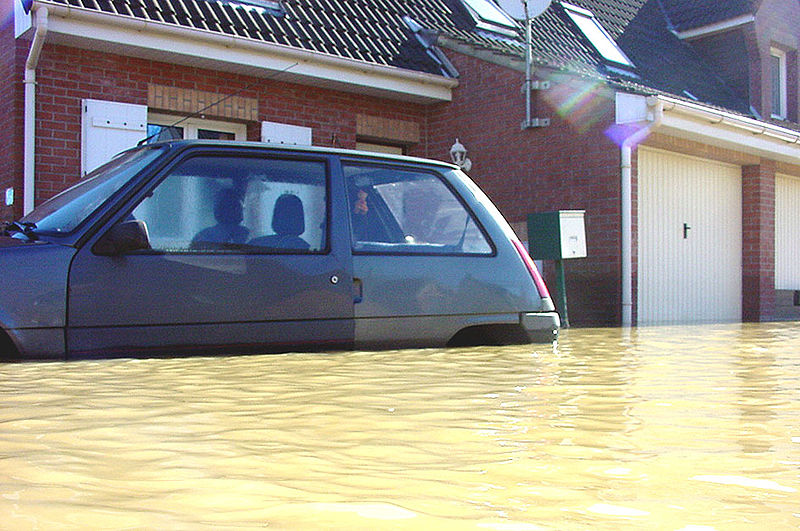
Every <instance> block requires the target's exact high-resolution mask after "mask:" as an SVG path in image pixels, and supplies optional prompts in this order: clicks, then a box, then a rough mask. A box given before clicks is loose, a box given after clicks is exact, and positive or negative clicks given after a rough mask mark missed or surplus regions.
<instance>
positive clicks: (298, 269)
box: [67, 146, 354, 356]
mask: <svg viewBox="0 0 800 531" xmlns="http://www.w3.org/2000/svg"><path fill="white" fill-rule="evenodd" d="M330 166H331V164H330V161H329V160H328V158H327V157H326V156H324V155H304V154H302V153H283V154H279V153H275V152H271V151H267V150H246V149H238V150H232V149H230V148H229V149H222V148H216V149H215V148H210V147H208V146H206V147H204V148H203V147H196V148H195V149H193V150H192V149H190V150H188V151H186V152H184V153H183V154H182V155H181V156H180V157H178V159H177V160H176V161H175V162H174V163H173V164H172V165H171V166H170V167H169V168H168V169H165V170H163V171H162V172H161V173H160V174H159V175H158V176H157V177H156V178H154V179H153V182H152V183H151V184H150V185H148V186H146V187H144V188H143V189H142V190H141V191H140V192H139V193H138V195H137V196H136V197H135V198H133V199H131V200H129V201H128V203H127V204H126V206H125V207H124V208H123V209H121V210H120V211H119V212H118V213H117V215H116V216H115V218H114V220H115V222H116V224H120V223H124V222H126V221H131V220H135V221H137V222H139V223H140V225H143V226H144V227H146V230H147V233H148V237H149V245H150V248H149V249H142V250H137V251H132V252H126V253H123V254H121V255H115V256H104V255H103V253H100V252H99V251H98V248H99V246H98V245H95V244H96V242H97V241H98V240H99V239H102V238H103V237H104V233H107V232H108V231H109V228H110V227H111V226H112V225H113V224H112V223H109V224H108V225H106V226H105V227H104V229H103V230H101V231H99V233H98V235H97V237H95V238H94V239H93V240H91V241H89V242H88V243H87V244H86V245H84V246H83V247H82V248H81V249H80V250H79V252H78V253H77V255H76V257H75V260H74V261H73V264H72V267H71V272H70V282H69V305H68V324H67V347H68V351H69V353H70V355H72V356H87V355H88V356H90V355H95V354H96V355H102V356H107V355H114V354H125V353H127V352H142V351H145V352H148V351H152V352H161V353H164V354H173V353H183V352H187V351H188V352H208V351H218V350H222V351H254V350H255V351H274V350H290V349H298V348H309V347H313V348H335V347H343V346H349V345H351V344H352V342H353V334H354V332H353V326H354V325H353V299H352V273H351V265H350V264H351V259H350V251H349V248H348V247H349V241H348V240H349V238H348V237H347V235H346V233H345V234H342V231H341V230H339V231H337V230H335V229H334V228H333V227H335V226H336V225H337V224H338V225H339V226H346V219H345V220H340V219H339V218H340V217H341V216H345V215H346V213H345V212H344V211H343V208H344V207H343V206H337V205H338V204H340V203H341V204H342V205H346V198H345V197H344V194H343V192H342V186H341V185H336V186H333V185H332V183H331V172H330V171H329V169H330ZM105 254H108V253H105Z"/></svg>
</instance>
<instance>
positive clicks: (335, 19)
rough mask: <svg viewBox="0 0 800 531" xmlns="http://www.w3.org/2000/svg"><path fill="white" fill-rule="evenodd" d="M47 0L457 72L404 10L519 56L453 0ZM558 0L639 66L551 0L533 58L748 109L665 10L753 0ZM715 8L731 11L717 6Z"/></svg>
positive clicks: (438, 29)
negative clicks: (593, 21)
mask: <svg viewBox="0 0 800 531" xmlns="http://www.w3.org/2000/svg"><path fill="white" fill-rule="evenodd" d="M45 1H49V2H54V3H58V4H66V5H70V6H77V7H83V8H86V9H91V10H96V11H102V12H106V13H112V14H117V15H121V16H126V17H135V18H140V19H145V20H152V21H156V22H162V23H167V24H175V25H179V26H183V27H187V28H193V29H200V30H206V31H212V32H217V33H223V34H229V35H234V36H239V37H242V38H246V39H253V40H257V41H263V42H267V43H274V44H280V45H286V46H292V47H295V48H301V49H304V50H309V51H314V52H318V53H323V54H329V55H333V56H339V57H345V58H351V59H355V60H359V61H365V62H367V63H373V64H379V65H391V66H397V67H400V68H405V69H411V70H415V71H419V72H426V73H430V74H435V75H445V76H448V75H455V72H453V71H452V70H450V69H448V68H447V65H446V64H444V63H443V61H442V60H441V57H439V55H437V53H435V50H429V49H427V48H426V45H425V43H426V42H428V43H430V42H431V41H432V39H430V35H418V34H415V33H414V31H413V29H412V28H411V27H409V24H408V23H407V17H410V18H411V19H413V20H414V21H415V22H416V24H418V25H419V26H421V27H423V28H426V29H427V30H432V31H433V32H435V33H438V34H440V35H443V36H446V37H448V39H450V40H453V41H456V42H459V43H462V44H466V45H468V46H470V47H474V48H476V49H480V50H482V51H489V52H493V53H495V54H498V55H501V56H502V55H505V56H509V57H514V58H517V59H521V58H523V57H524V52H525V47H524V43H523V38H522V36H523V29H522V27H521V26H520V27H519V28H517V36H516V37H513V36H509V35H499V34H494V33H491V32H487V31H485V30H482V29H479V28H478V27H476V24H475V21H474V20H473V19H472V18H471V16H470V15H469V13H468V11H467V10H466V8H465V7H464V5H463V3H462V2H461V1H460V0H282V2H281V4H282V6H283V8H284V11H285V12H284V14H282V15H276V14H275V12H274V11H273V10H270V9H259V8H252V7H249V5H250V4H255V3H256V1H257V0H45ZM564 1H565V2H568V3H570V4H573V5H576V6H578V7H582V8H585V9H588V10H590V11H592V13H594V15H595V17H596V18H597V20H598V21H599V22H600V23H601V24H602V26H603V27H604V28H605V29H606V31H607V32H608V33H609V34H610V35H611V37H613V38H614V39H616V41H617V42H618V44H619V45H620V47H621V48H622V49H623V51H624V52H625V53H626V54H627V55H628V56H629V57H630V58H631V59H632V61H633V63H634V65H635V67H636V68H635V69H634V71H633V72H629V73H628V74H626V73H625V72H624V71H619V70H617V69H614V68H609V65H608V64H606V62H605V61H604V60H603V59H602V57H601V56H600V55H599V54H598V53H597V51H596V50H594V48H593V47H592V45H591V43H589V42H588V41H587V40H586V39H585V38H583V37H582V36H581V35H582V34H581V32H580V31H579V30H578V28H577V27H576V26H575V25H574V23H572V22H571V21H570V19H569V17H568V16H566V14H565V11H564V8H563V7H562V6H560V5H559V1H558V0H554V1H553V4H552V5H551V6H550V8H548V9H547V10H546V11H545V12H544V13H543V14H542V15H540V16H538V17H536V18H535V19H534V20H533V23H532V32H533V58H534V62H535V63H536V64H537V65H543V66H549V67H553V68H557V69H564V70H569V71H572V72H576V73H579V74H583V75H587V76H594V77H596V78H598V79H602V80H608V81H610V82H612V83H616V84H618V85H619V86H623V87H627V88H629V89H631V90H639V91H643V92H653V91H663V92H666V93H669V94H673V95H676V96H678V97H683V98H690V99H694V98H697V99H698V100H700V101H702V102H705V103H710V104H714V105H719V106H723V107H727V108H729V109H733V110H739V111H742V112H747V108H746V106H745V105H744V104H743V103H742V102H740V101H738V100H737V99H736V98H735V97H734V96H732V94H731V93H730V91H729V90H728V89H727V88H726V86H725V84H724V83H723V82H722V81H721V80H720V78H718V77H717V76H716V75H715V74H714V72H713V71H712V70H711V69H709V68H708V67H707V66H706V65H705V63H704V62H703V61H702V60H701V59H700V58H699V56H698V55H697V54H695V53H694V52H693V50H692V49H691V47H690V45H689V44H686V43H683V42H682V41H680V40H679V39H678V38H677V37H675V35H674V34H672V33H671V32H670V31H669V29H670V20H671V19H668V18H667V13H668V12H669V10H670V9H673V10H677V11H680V10H679V7H680V6H681V5H686V6H688V5H698V6H699V5H700V4H702V5H704V6H717V5H718V4H720V5H728V4H729V3H730V4H736V5H737V6H739V5H740V4H744V3H747V4H749V2H750V1H751V0H725V1H724V2H721V1H720V0H564ZM273 3H274V2H273ZM698 12H699V11H698ZM715 12H716V13H722V12H725V13H730V12H733V11H732V10H728V9H727V8H721V7H719V8H717V9H716V11H715ZM696 19H697V18H696ZM672 24H675V22H674V21H672ZM412 26H413V24H412Z"/></svg>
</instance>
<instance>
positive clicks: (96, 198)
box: [0, 141, 559, 359]
mask: <svg viewBox="0 0 800 531" xmlns="http://www.w3.org/2000/svg"><path fill="white" fill-rule="evenodd" d="M0 268H2V271H3V275H2V278H0V327H1V329H0V352H2V354H3V358H4V359H64V358H76V357H78V358H80V357H112V356H127V355H146V356H148V355H164V354H167V355H175V354H181V355H186V354H193V353H217V352H225V353H245V352H276V351H288V350H308V349H313V350H320V349H328V350H329V349H349V348H386V347H392V348H395V347H401V346H402V347H410V346H443V345H470V344H486V343H488V344H498V343H500V344H504V343H519V342H531V341H537V342H538V341H553V340H554V339H555V338H556V337H557V334H558V327H559V318H558V314H557V313H556V312H555V311H554V307H553V303H552V300H551V298H550V295H549V293H548V291H547V287H546V286H545V284H544V282H543V280H542V277H541V276H540V275H539V272H538V271H537V269H536V266H535V264H534V263H533V261H532V260H531V258H530V256H529V255H528V253H527V252H526V250H525V248H524V247H523V245H522V244H521V243H520V241H519V240H518V238H517V237H516V236H515V235H514V233H513V231H512V230H511V228H510V227H509V225H508V224H507V223H506V222H505V220H504V219H503V218H502V216H501V215H500V213H499V212H498V211H497V209H496V208H495V207H494V206H493V205H492V203H491V202H490V201H489V199H487V197H486V196H485V195H484V194H483V193H482V192H481V190H480V189H479V188H478V187H477V186H476V185H475V184H474V183H473V182H472V181H471V180H470V179H469V178H468V177H467V176H466V175H465V174H463V173H462V172H461V171H460V170H459V169H458V168H457V167H456V166H453V165H451V164H447V163H443V162H436V161H430V160H424V159H415V158H410V157H400V156H391V155H379V154H373V153H365V152H357V151H347V150H338V149H327V148H311V147H289V146H269V145H266V144H258V143H235V142H219V141H179V142H168V143H159V144H153V145H147V146H142V147H139V148H136V149H133V150H129V151H126V152H124V153H122V154H121V155H119V156H117V157H116V158H115V159H114V160H112V161H111V162H109V163H108V164H106V165H104V166H102V167H100V168H99V169H98V170H96V171H95V172H93V173H92V174H91V175H90V176H89V177H88V178H87V179H85V180H83V181H82V182H81V183H79V184H78V185H76V186H74V187H72V188H70V189H68V190H66V191H65V192H63V193H61V194H60V195H58V196H56V197H54V198H52V199H51V200H49V201H47V202H46V203H44V204H42V205H40V206H39V207H38V208H36V209H35V210H34V211H33V212H32V213H30V214H29V215H27V216H26V217H24V218H22V219H21V220H19V221H16V222H13V223H10V224H8V225H7V227H6V228H5V232H4V235H3V236H2V237H0Z"/></svg>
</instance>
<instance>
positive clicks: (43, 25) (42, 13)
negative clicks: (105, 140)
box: [22, 6, 47, 214]
mask: <svg viewBox="0 0 800 531" xmlns="http://www.w3.org/2000/svg"><path fill="white" fill-rule="evenodd" d="M34 26H35V27H36V32H35V33H34V35H33V42H32V43H31V49H30V51H29V52H28V59H27V60H26V61H25V78H24V81H23V82H24V84H25V128H24V135H25V137H24V146H23V149H24V155H23V157H24V162H23V164H24V168H23V186H22V211H23V214H28V213H29V212H30V211H31V210H33V206H34V192H35V190H36V186H35V183H36V180H35V177H34V175H35V173H34V172H35V164H36V66H37V65H38V64H39V56H40V55H41V51H42V46H43V45H44V39H45V37H46V36H47V8H46V7H44V6H39V7H37V8H36V11H35V12H34Z"/></svg>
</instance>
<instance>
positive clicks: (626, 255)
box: [620, 96, 664, 327]
mask: <svg viewBox="0 0 800 531" xmlns="http://www.w3.org/2000/svg"><path fill="white" fill-rule="evenodd" d="M647 106H648V108H649V111H648V113H647V121H648V122H650V123H649V124H647V126H645V127H643V128H642V129H640V130H638V131H636V132H635V133H633V134H632V135H631V136H629V137H627V138H626V139H625V140H624V141H623V142H622V146H621V147H620V161H621V162H620V169H621V176H622V177H621V179H622V183H621V184H622V191H621V201H622V242H621V243H622V257H621V258H622V326H625V327H629V326H632V325H633V253H632V249H633V245H632V241H633V225H632V223H633V215H632V214H633V198H632V193H631V190H632V188H633V186H632V184H631V168H632V159H631V157H632V153H633V148H634V147H635V146H636V145H637V144H639V142H641V141H642V140H644V139H645V138H647V136H648V135H649V134H650V133H651V132H652V131H653V130H654V129H656V128H658V127H659V126H660V125H661V119H662V118H663V116H664V103H663V102H662V101H661V100H660V99H659V98H658V97H655V96H650V97H648V98H647Z"/></svg>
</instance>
